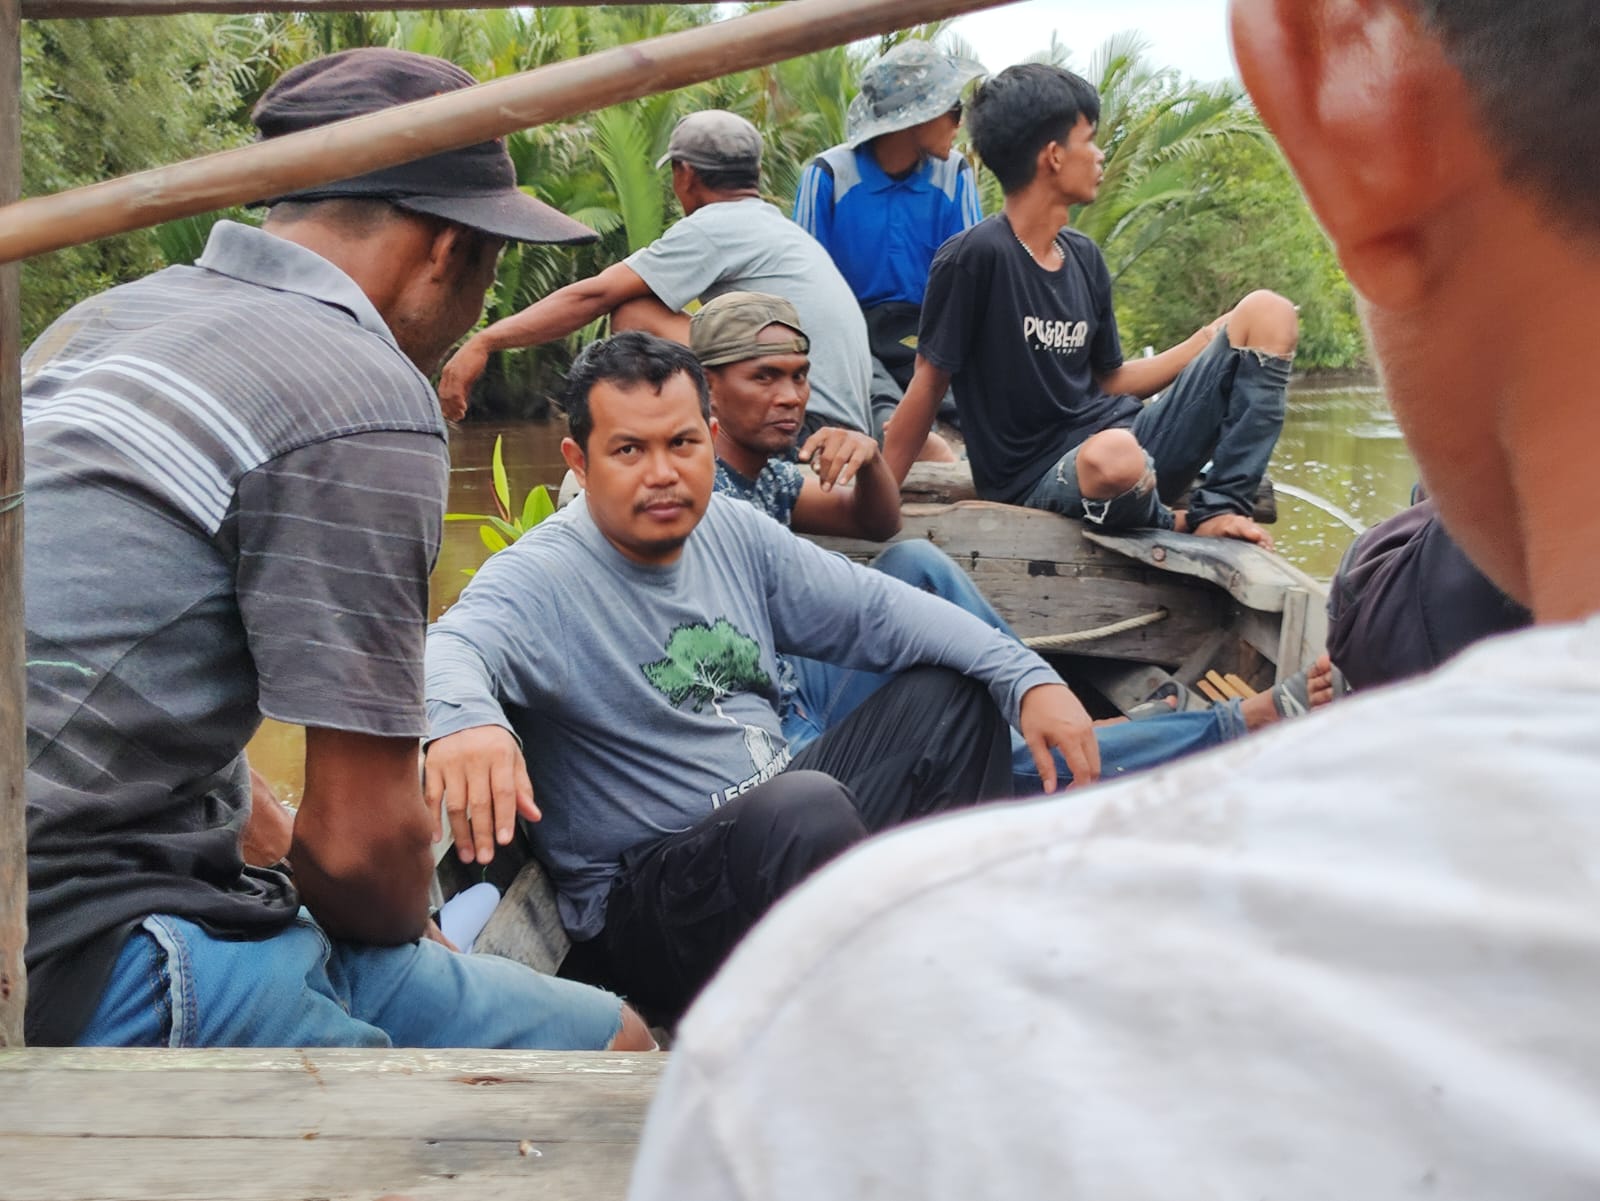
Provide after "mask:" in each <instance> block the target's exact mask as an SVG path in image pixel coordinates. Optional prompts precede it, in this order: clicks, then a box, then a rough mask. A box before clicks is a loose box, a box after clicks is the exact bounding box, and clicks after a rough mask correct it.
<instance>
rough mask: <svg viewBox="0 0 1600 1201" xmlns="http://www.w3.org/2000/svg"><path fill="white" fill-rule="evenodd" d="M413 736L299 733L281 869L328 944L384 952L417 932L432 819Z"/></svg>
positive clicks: (424, 909)
mask: <svg viewBox="0 0 1600 1201" xmlns="http://www.w3.org/2000/svg"><path fill="white" fill-rule="evenodd" d="M421 774H422V773H421V762H420V760H419V758H418V750H417V741H416V739H415V738H401V737H378V736H376V735H371V734H357V733H354V732H351V731H343V730H330V729H320V728H317V727H310V728H308V729H307V730H306V791H305V796H304V797H303V798H302V799H301V801H300V809H299V812H298V814H297V815H296V817H295V822H294V840H293V842H292V843H291V845H290V848H289V863H290V865H291V866H292V867H293V868H294V876H295V884H296V885H297V886H298V888H299V890H300V895H301V900H302V901H303V902H304V903H305V905H306V907H307V908H308V909H310V910H311V912H312V914H313V915H314V916H315V917H316V919H317V921H318V922H319V923H321V924H322V926H323V927H324V928H325V929H326V930H327V931H328V933H329V934H331V935H333V936H334V937H335V938H342V939H347V940H349V941H352V942H361V943H373V944H376V945H380V946H388V945H393V944H396V943H402V942H409V941H410V940H412V939H414V938H417V937H419V936H420V935H421V934H422V930H423V926H424V925H425V924H426V923H427V920H428V881H429V878H430V877H431V876H432V873H433V854H432V850H431V848H432V844H433V820H432V817H431V815H430V814H429V813H428V808H427V804H426V803H425V802H424V800H423V795H422V779H421Z"/></svg>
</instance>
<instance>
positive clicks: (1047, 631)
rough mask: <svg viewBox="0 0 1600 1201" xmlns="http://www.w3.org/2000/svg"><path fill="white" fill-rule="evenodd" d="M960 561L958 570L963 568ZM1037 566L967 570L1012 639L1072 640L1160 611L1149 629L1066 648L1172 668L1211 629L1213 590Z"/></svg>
mask: <svg viewBox="0 0 1600 1201" xmlns="http://www.w3.org/2000/svg"><path fill="white" fill-rule="evenodd" d="M957 562H962V564H963V566H966V565H967V564H966V563H965V562H964V561H963V560H961V559H958V560H957ZM1041 562H1042V561H1041V560H1017V559H998V558H994V557H983V558H979V559H978V560H977V561H976V562H975V563H973V564H972V565H971V567H970V568H968V571H967V574H968V575H970V576H971V577H972V581H973V583H975V584H976V585H977V586H978V590H979V591H980V592H982V593H983V595H984V596H985V597H986V598H987V599H988V601H989V603H990V604H992V605H993V606H994V607H995V610H996V611H997V612H998V613H999V614H1000V616H1001V617H1003V618H1005V619H1006V622H1007V623H1008V624H1009V625H1010V626H1011V628H1012V629H1013V630H1015V631H1016V633H1017V636H1018V637H1019V638H1037V637H1045V636H1048V635H1053V634H1073V633H1077V632H1078V631H1080V630H1088V629H1094V628H1097V627H1099V626H1104V625H1110V624H1112V623H1113V622H1118V621H1122V620H1123V619H1125V618H1128V617H1134V616H1137V615H1139V614H1142V613H1148V612H1152V611H1153V610H1156V609H1166V610H1167V614H1168V616H1167V619H1166V620H1165V621H1162V622H1160V623H1158V624H1156V625H1151V626H1145V627H1143V628H1142V629H1138V630H1131V631H1128V632H1127V633H1123V634H1115V635H1112V636H1111V637H1109V638H1102V639H1099V640H1097V641H1095V642H1091V643H1085V644H1083V645H1081V646H1077V647H1074V648H1073V652H1074V653H1079V654H1092V655H1095V656H1097V657H1100V658H1106V659H1131V660H1135V661H1137V662H1141V663H1163V664H1178V663H1181V662H1183V660H1184V658H1185V657H1186V656H1187V655H1188V654H1189V653H1190V651H1191V649H1192V648H1193V647H1194V646H1195V644H1197V643H1199V642H1201V641H1203V640H1204V639H1205V638H1206V636H1207V635H1208V634H1210V633H1211V631H1212V630H1214V629H1215V628H1216V626H1217V623H1218V621H1219V620H1220V619H1221V618H1220V612H1219V610H1220V601H1219V598H1218V597H1217V595H1216V594H1215V593H1214V592H1211V591H1209V590H1207V589H1205V588H1200V587H1196V586H1194V585H1186V584H1184V583H1182V582H1181V581H1177V580H1173V581H1164V580H1156V581H1151V582H1143V581H1135V580H1120V579H1114V578H1103V577H1096V576H1091V575H1074V574H1068V573H1066V572H1063V573H1061V574H1059V575H1055V574H1045V573H1042V572H1040V570H1039V568H1040V565H1041Z"/></svg>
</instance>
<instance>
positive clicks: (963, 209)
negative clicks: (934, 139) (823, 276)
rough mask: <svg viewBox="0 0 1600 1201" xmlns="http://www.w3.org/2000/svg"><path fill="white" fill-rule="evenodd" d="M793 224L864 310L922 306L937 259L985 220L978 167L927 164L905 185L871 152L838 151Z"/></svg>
mask: <svg viewBox="0 0 1600 1201" xmlns="http://www.w3.org/2000/svg"><path fill="white" fill-rule="evenodd" d="M794 219H795V221H796V222H798V223H799V224H800V225H801V226H802V227H803V228H805V229H806V230H807V231H808V232H809V233H810V234H811V236H812V237H814V238H816V239H817V241H819V242H821V243H822V245H823V247H824V248H825V249H826V250H827V252H828V254H829V255H831V256H832V257H833V261H834V263H835V264H836V265H837V266H838V268H839V272H840V274H842V275H843V276H844V278H845V280H846V282H848V283H849V285H850V290H851V291H852V292H854V293H855V295H856V299H857V300H858V301H859V302H860V303H861V307H862V308H871V307H873V306H874V305H880V304H887V303H889V302H891V301H904V302H906V303H908V304H916V305H920V304H921V303H922V294H923V292H924V291H925V290H926V288H927V286H928V268H929V267H930V266H932V265H933V256H934V254H935V253H936V252H937V251H938V249H939V247H940V246H942V245H943V244H944V243H945V241H946V240H947V239H949V238H953V237H954V236H955V235H956V234H958V233H960V232H961V231H962V230H964V229H970V228H971V227H972V226H974V225H976V224H977V223H978V222H979V221H980V220H982V219H983V212H982V209H981V207H980V205H979V203H978V187H977V181H976V180H975V179H974V178H973V173H972V165H971V164H970V163H968V162H967V160H966V159H965V158H963V157H962V156H961V155H960V154H957V153H954V152H952V153H951V155H950V157H949V158H945V159H931V158H924V159H923V160H922V162H921V164H920V165H919V166H918V167H917V168H916V170H914V171H912V172H911V173H910V174H909V175H906V176H903V177H901V178H899V179H896V178H894V177H893V176H891V175H889V174H887V173H886V172H885V171H884V170H883V168H882V167H880V166H878V160H877V159H876V158H874V157H873V155H872V151H871V149H870V148H868V147H866V146H863V147H860V148H859V149H856V150H852V149H850V148H849V147H848V146H835V147H834V148H833V149H832V150H828V151H825V152H824V153H822V154H820V155H818V156H817V158H816V159H814V160H812V162H811V165H810V166H808V167H807V168H806V171H805V175H804V176H803V177H802V178H801V180H800V190H799V192H798V193H797V194H796V196H795V201H794Z"/></svg>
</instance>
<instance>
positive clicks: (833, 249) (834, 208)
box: [794, 39, 983, 425]
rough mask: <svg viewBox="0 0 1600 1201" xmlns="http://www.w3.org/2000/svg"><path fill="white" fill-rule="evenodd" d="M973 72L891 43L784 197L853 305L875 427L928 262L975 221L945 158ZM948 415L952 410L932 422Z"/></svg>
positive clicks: (895, 382) (900, 360) (908, 340)
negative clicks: (842, 130) (831, 138)
mask: <svg viewBox="0 0 1600 1201" xmlns="http://www.w3.org/2000/svg"><path fill="white" fill-rule="evenodd" d="M982 74H983V67H982V66H981V65H979V64H978V63H975V62H973V61H972V60H971V59H967V58H963V57H961V56H960V55H955V54H945V53H942V52H941V51H939V50H937V49H935V48H934V46H933V45H932V44H931V43H929V42H925V41H922V40H920V39H912V40H910V41H905V42H901V43H900V44H899V45H898V46H896V47H894V48H893V49H892V50H890V51H889V52H888V53H887V54H885V55H883V57H881V58H879V59H877V60H875V61H874V62H873V63H871V64H870V65H869V66H868V67H867V69H866V70H865V71H863V72H862V73H861V91H860V92H859V93H858V94H857V95H856V98H855V99H854V100H853V101H851V103H850V111H849V113H848V115H847V118H846V121H847V127H848V135H849V136H848V137H847V138H846V139H845V141H844V143H843V145H840V146H835V147H834V148H833V149H831V150H826V151H824V152H823V153H822V154H820V155H818V156H817V157H816V158H815V159H814V160H813V161H812V163H811V165H810V166H809V167H807V168H806V172H805V175H804V176H803V177H802V178H801V180H800V189H799V191H798V193H797V194H796V195H795V201H794V219H795V220H796V221H797V222H799V224H800V225H801V226H803V227H804V228H805V229H806V230H807V231H809V232H810V233H811V235H812V236H813V237H815V238H816V239H817V241H819V242H821V243H822V246H823V249H825V250H826V251H827V252H828V254H829V256H830V257H831V258H832V259H833V261H834V263H835V264H837V266H838V268H839V271H840V273H841V274H843V276H844V278H845V282H846V283H848V284H849V285H850V290H851V291H852V292H854V293H855V295H856V299H857V300H858V301H860V302H861V310H862V313H863V314H864V315H865V317H866V320H867V337H868V342H869V345H870V346H871V348H872V405H873V411H874V416H875V418H876V419H877V421H878V423H879V424H880V425H881V424H884V423H885V422H886V421H887V419H888V418H889V417H890V416H892V415H893V413H894V409H895V406H896V405H897V404H898V403H899V401H900V397H901V396H902V395H903V394H904V392H905V390H906V388H907V387H908V386H909V385H910V383H911V376H912V373H913V371H914V370H915V368H916V361H917V325H918V322H919V321H920V319H921V315H922V294H923V293H924V292H925V291H926V290H927V287H928V268H929V267H931V266H932V265H933V256H934V254H935V253H936V252H937V251H938V249H939V247H940V246H942V245H943V244H944V243H945V241H946V240H947V239H949V238H953V237H955V235H956V234H958V233H960V232H961V231H962V230H964V229H970V228H971V227H972V226H974V225H976V224H977V223H978V222H979V221H981V220H983V209H982V207H981V206H980V205H979V202H978V184H977V181H976V179H975V178H974V176H973V171H972V164H971V163H969V162H967V160H966V157H965V156H964V155H962V154H960V153H959V152H957V151H956V150H955V137H956V131H957V130H958V129H959V128H960V127H961V114H962V106H961V93H962V90H963V89H964V88H965V87H966V86H967V85H968V84H969V83H971V82H972V81H973V80H974V79H976V78H977V77H978V76H980V75H982ZM954 408H955V406H954V402H953V401H952V402H951V403H950V405H949V410H950V411H949V412H948V413H944V414H942V415H944V416H953V415H954Z"/></svg>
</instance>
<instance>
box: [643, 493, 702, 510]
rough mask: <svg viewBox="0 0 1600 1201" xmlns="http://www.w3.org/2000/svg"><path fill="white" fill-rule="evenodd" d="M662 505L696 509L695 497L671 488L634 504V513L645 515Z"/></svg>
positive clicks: (652, 494)
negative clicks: (649, 510)
mask: <svg viewBox="0 0 1600 1201" xmlns="http://www.w3.org/2000/svg"><path fill="white" fill-rule="evenodd" d="M662 504H671V505H682V506H683V507H684V508H686V509H692V508H693V507H694V497H692V496H690V495H689V494H688V493H687V492H685V491H683V490H682V489H681V488H669V489H667V490H666V491H664V492H652V493H650V494H649V495H648V496H644V497H642V498H641V499H639V500H638V501H636V502H634V506H633V511H634V512H635V513H643V512H644V511H645V510H646V509H648V508H650V507H651V506H653V505H662Z"/></svg>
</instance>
